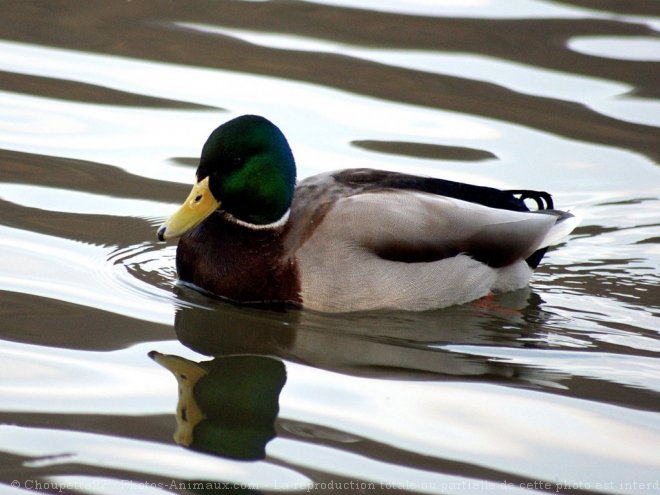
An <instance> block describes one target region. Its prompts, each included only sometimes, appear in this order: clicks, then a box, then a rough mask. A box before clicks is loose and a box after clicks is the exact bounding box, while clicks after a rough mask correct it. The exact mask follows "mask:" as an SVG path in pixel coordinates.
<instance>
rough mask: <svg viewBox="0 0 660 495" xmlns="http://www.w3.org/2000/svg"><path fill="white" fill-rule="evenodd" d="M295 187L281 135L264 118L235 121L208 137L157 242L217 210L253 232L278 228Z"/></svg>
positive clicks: (293, 168) (292, 165)
mask: <svg viewBox="0 0 660 495" xmlns="http://www.w3.org/2000/svg"><path fill="white" fill-rule="evenodd" d="M295 183H296V165H295V162H294V159H293V154H292V153H291V148H289V144H288V143H287V140H286V138H285V137H284V134H282V131H280V130H279V129H278V128H277V127H276V126H275V125H274V124H273V123H272V122H270V121H268V120H267V119H265V118H263V117H259V116H256V115H243V116H241V117H237V118H235V119H233V120H230V121H229V122H226V123H225V124H222V125H221V126H220V127H218V128H217V129H216V130H215V131H213V132H212V133H211V135H210V136H209V138H208V140H207V141H206V143H205V144H204V148H203V149H202V157H201V159H200V162H199V167H198V168H197V183H196V184H195V185H194V186H193V190H192V191H191V193H190V195H189V196H188V199H186V201H185V203H184V204H183V205H182V206H181V208H180V209H179V210H178V211H177V212H176V213H174V215H172V217H170V219H169V220H168V221H167V222H166V223H165V224H164V225H163V226H162V227H161V228H160V229H159V230H158V238H159V239H161V240H165V239H170V238H174V237H178V236H180V235H182V234H184V233H185V232H186V231H188V230H190V229H192V228H193V227H195V226H196V225H198V224H199V223H201V222H202V221H203V220H204V219H205V218H206V217H207V216H208V215H210V214H211V213H213V212H214V211H215V210H216V209H218V208H220V209H222V210H223V211H225V212H227V213H229V214H230V215H231V216H232V217H233V218H235V219H237V220H239V221H242V222H245V223H247V224H250V225H253V226H255V227H259V226H264V225H269V224H271V223H274V222H277V221H278V220H280V219H281V218H282V217H283V216H284V215H285V214H286V213H287V211H288V210H289V207H290V206H291V200H292V199H293V191H294V189H295Z"/></svg>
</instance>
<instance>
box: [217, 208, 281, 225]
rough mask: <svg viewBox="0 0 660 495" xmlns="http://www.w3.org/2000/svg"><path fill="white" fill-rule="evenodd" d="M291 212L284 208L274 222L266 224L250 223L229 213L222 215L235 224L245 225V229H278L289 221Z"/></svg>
mask: <svg viewBox="0 0 660 495" xmlns="http://www.w3.org/2000/svg"><path fill="white" fill-rule="evenodd" d="M290 213H291V209H288V210H286V212H284V215H282V217H281V218H280V219H279V220H275V221H274V222H271V223H266V224H259V223H250V222H246V221H245V220H241V219H240V218H236V217H235V216H233V215H231V214H230V213H227V212H224V213H223V216H224V218H225V219H226V220H227V221H228V222H231V223H234V224H236V225H240V226H241V227H245V228H246V229H250V230H278V229H280V228H281V227H284V226H285V225H286V223H287V222H288V221H289V214H290Z"/></svg>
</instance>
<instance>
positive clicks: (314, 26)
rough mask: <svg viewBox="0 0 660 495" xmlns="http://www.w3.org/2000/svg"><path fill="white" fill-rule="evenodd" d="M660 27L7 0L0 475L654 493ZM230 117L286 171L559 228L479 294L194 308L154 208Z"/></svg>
mask: <svg viewBox="0 0 660 495" xmlns="http://www.w3.org/2000/svg"><path fill="white" fill-rule="evenodd" d="M608 9H611V10H608ZM658 30H660V7H658V5H657V3H656V2H651V1H648V0H628V1H626V2H607V1H605V0H602V1H599V0H572V1H569V0H566V1H563V2H559V1H542V0H507V1H499V2H496V1H494V0H434V1H423V0H410V1H405V0H400V1H399V0H397V1H387V2H381V1H375V0H371V1H366V0H361V1H357V0H335V1H332V0H318V1H302V2H284V1H275V0H272V1H264V2H256V1H253V2H250V1H198V2H194V3H188V2H167V3H166V2H156V1H155V0H154V1H152V0H140V1H132V2H130V1H129V2H92V1H90V2H72V1H64V0H51V1H49V2H31V1H26V2H9V3H7V5H4V6H3V14H2V16H1V18H0V107H1V108H2V112H0V356H1V358H0V362H1V363H2V367H1V368H0V485H2V486H1V487H0V491H2V493H34V491H41V492H48V493H55V492H66V493H90V494H114V493H144V494H155V493H167V492H175V493H215V492H219V491H222V490H225V489H226V490H227V491H232V490H234V491H237V492H241V493H243V492H250V491H257V492H306V491H316V492H319V493H340V492H342V493H354V492H359V491H362V492H364V493H384V492H387V493H443V494H457V493H461V494H463V493H477V492H479V493H482V492H489V493H490V492H493V493H499V492H506V493H520V492H530V491H540V490H545V491H552V492H561V493H576V492H585V493H618V494H628V493H644V494H646V493H653V492H658V490H660V488H659V486H658V482H659V478H660V461H659V459H660V421H659V416H658V411H659V409H660V407H659V404H660V402H659V401H658V391H659V390H660V364H659V361H658V352H659V351H660V339H659V338H658V331H659V330H660V323H659V321H660V320H659V318H658V316H659V314H660V289H659V283H660V274H659V270H658V267H659V266H660V246H659V244H660V170H659V169H658V159H659V158H660V130H659V129H658V128H659V127H660V98H659V96H660V95H659V89H660V66H659V64H658V62H660V56H659V54H660V36H658ZM243 113H257V114H261V115H264V116H267V117H268V118H270V119H271V120H273V121H274V122H276V123H277V124H278V125H279V126H280V127H281V128H282V129H283V130H284V132H285V133H286V134H287V136H288V137H289V141H290V143H291V144H292V147H293V150H294V153H295V155H296V157H297V161H298V164H299V175H300V176H301V177H305V176H308V175H311V174H314V173H318V172H321V171H326V170H333V169H337V168H345V167H373V168H382V169H391V170H400V171H406V172H412V173H419V174H426V175H433V176H439V177H444V178H449V179H454V180H461V181H466V182H474V183H479V184H484V185H492V186H496V187H507V188H533V189H545V190H548V191H550V192H552V193H553V195H554V198H555V202H556V204H557V205H559V206H560V207H563V208H571V209H573V210H574V211H577V212H579V213H580V215H581V216H582V217H583V221H582V224H581V226H580V227H579V228H578V229H577V230H576V231H575V232H574V233H573V234H572V235H571V237H570V238H569V239H568V241H567V242H566V243H565V244H564V245H562V246H561V247H559V248H558V249H555V250H552V251H551V252H550V253H549V254H548V255H547V256H546V259H545V262H544V264H543V265H542V267H541V268H540V269H539V270H538V272H537V273H536V275H535V276H534V278H533V280H532V283H531V286H530V288H529V290H523V291H518V292H516V293H512V294H506V295H502V296H499V297H497V298H496V299H495V302H496V305H495V306H494V307H491V306H488V307H485V306H483V305H480V304H479V303H473V304H468V305H465V306H460V307H453V308H448V309H445V310H442V311H433V312H427V313H419V314H409V313H386V314H383V313H368V314H352V315H333V316H325V315H320V314H314V313H310V312H306V311H302V312H290V313H268V312H262V311H258V310H254V309H241V308H236V307H233V306H230V305H227V304H224V303H220V302H217V301H213V300H210V299H208V298H206V297H204V296H202V295H200V294H197V293H195V292H193V291H191V290H190V289H187V288H185V287H182V286H180V285H177V283H176V273H175V269H174V257H175V249H176V248H175V246H174V245H171V244H169V245H166V244H159V243H157V242H156V240H155V226H156V225H158V224H159V223H160V222H161V221H162V219H163V218H164V217H165V216H167V215H168V214H169V213H170V212H171V211H172V210H173V208H175V207H176V205H177V204H178V203H179V202H180V201H181V200H182V199H183V198H184V197H185V195H186V194H187V192H188V189H189V184H190V182H191V181H192V178H193V174H194V170H195V166H196V157H197V156H198V153H199V151H200V148H201V144H202V143H203V142H204V140H205V139H206V137H207V135H208V133H209V132H210V131H211V130H212V129H213V128H215V127H216V126H217V125H218V124H220V123H222V122H224V121H226V120H228V119H230V118H231V117H234V116H236V115H240V114H243ZM156 361H158V363H160V364H161V365H165V366H167V367H168V368H170V371H173V372H174V373H175V374H176V375H177V376H178V378H179V380H180V382H181V383H180V385H179V386H177V381H176V379H175V376H174V375H173V374H172V373H171V372H170V371H168V370H167V369H166V368H165V367H163V366H159V364H158V363H157V362H156ZM182 377H185V378H182ZM178 389H179V390H178ZM179 393H180V394H181V397H179ZM177 410H178V416H177ZM192 426H194V429H193V427H192ZM175 439H176V440H177V441H175Z"/></svg>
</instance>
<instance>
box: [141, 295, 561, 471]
mask: <svg viewBox="0 0 660 495" xmlns="http://www.w3.org/2000/svg"><path fill="white" fill-rule="evenodd" d="M178 292H179V294H178V295H179V297H180V298H181V299H184V300H185V301H186V305H185V306H183V307H181V308H179V309H178V310H177V314H176V320H175V328H176V333H177V337H178V339H179V340H180V341H181V342H182V343H183V344H184V345H186V346H187V347H189V348H191V349H193V350H194V351H196V352H199V353H201V354H204V355H208V356H213V359H211V360H208V361H202V362H192V361H190V360H188V359H184V358H182V357H178V356H172V355H164V354H160V353H157V352H152V353H150V356H151V357H152V358H153V359H154V360H155V361H156V362H158V363H159V364H161V365H162V366H164V367H165V368H167V369H168V370H170V371H171V372H172V373H173V374H174V375H175V377H176V379H177V381H178V384H179V404H178V407H177V431H176V433H175V440H176V442H177V443H179V444H181V445H185V446H188V447H190V448H193V449H196V450H201V451H204V452H207V453H211V454H215V455H219V456H223V457H228V458H234V459H245V460H257V459H263V458H264V457H265V449H266V445H267V443H268V442H269V441H270V440H272V439H273V438H274V437H275V436H276V430H275V426H274V425H275V421H276V419H277V415H278V412H279V396H280V393H281V391H282V389H283V387H284V384H285V382H286V362H293V363H299V364H304V365H307V366H313V367H315V368H319V369H325V370H329V371H333V372H338V373H342V374H348V375H353V376H362V377H371V378H379V379H398V380H461V381H468V380H482V381H483V380H487V381H491V382H505V383H510V384H515V385H520V386H537V385H538V384H540V383H542V384H547V383H549V382H552V381H554V380H556V379H557V376H552V375H551V374H549V373H547V372H544V371H541V370H534V369H530V368H524V367H521V366H519V365H515V364H511V363H505V362H501V361H497V360H493V359H490V358H489V357H488V356H474V355H467V354H462V353H460V352H455V351H454V350H450V349H448V348H446V347H445V345H447V344H461V345H467V344H471V345H480V346H488V345H495V344H497V345H508V346H522V345H529V344H528V342H529V340H528V339H527V338H521V337H529V335H521V330H520V328H517V329H516V328H515V327H516V325H515V322H516V321H518V322H520V321H522V320H524V319H525V318H526V314H527V313H529V311H533V312H534V314H535V315H537V316H536V318H538V314H541V313H540V312H539V311H538V305H537V304H534V297H535V296H534V294H530V293H529V292H525V291H522V292H518V293H514V294H513V295H508V296H507V299H504V300H501V299H498V302H500V303H505V305H504V306H500V307H499V308H498V310H497V311H492V310H490V309H489V310H488V311H483V310H481V309H480V308H479V307H478V306H474V305H473V306H470V307H457V308H449V309H445V310H442V311H437V312H432V313H414V314H410V313H392V314H388V315H384V314H382V313H379V314H375V313H374V314H365V313H363V314H346V315H332V316H328V315H323V314H317V313H311V312H306V311H287V312H274V311H263V310H256V309H254V308H243V307H236V306H233V305H229V304H225V303H221V302H218V301H214V300H209V299H206V298H204V296H202V295H200V294H197V293H191V291H190V290H189V289H186V288H179V289H178ZM530 301H532V302H530ZM190 303H193V305H191V304H190ZM507 322H508V326H507ZM524 326H525V327H526V328H530V325H524ZM519 327H520V325H519ZM507 328H508V329H507Z"/></svg>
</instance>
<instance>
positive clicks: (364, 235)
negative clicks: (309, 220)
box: [323, 190, 572, 268]
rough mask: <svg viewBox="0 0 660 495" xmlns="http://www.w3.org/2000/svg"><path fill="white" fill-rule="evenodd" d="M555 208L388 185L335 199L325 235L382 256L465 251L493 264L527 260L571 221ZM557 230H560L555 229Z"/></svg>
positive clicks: (410, 259)
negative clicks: (485, 202)
mask: <svg viewBox="0 0 660 495" xmlns="http://www.w3.org/2000/svg"><path fill="white" fill-rule="evenodd" d="M568 217H570V214H566V213H563V212H556V211H555V210H549V211H542V212H516V211H510V210H502V209H496V208H488V207H484V206H482V205H479V204H475V203H470V202H466V201H462V200H458V199H453V198H448V197H444V196H438V195H433V194H427V193H420V192H415V191H402V190H384V191H377V192H369V193H362V194H357V195H354V196H350V197H347V198H343V199H341V200H339V201H337V202H336V203H335V205H334V207H333V208H332V209H331V211H329V212H328V214H327V216H326V218H325V219H324V222H323V229H324V230H327V232H326V234H328V235H331V236H333V237H334V238H335V239H336V240H337V241H343V242H348V243H355V245H354V247H356V248H361V249H364V250H365V251H368V252H370V253H372V254H373V255H375V256H378V257H380V258H383V259H386V260H391V261H400V262H406V263H416V262H431V261H438V260H441V259H444V258H449V257H452V256H456V255H457V254H460V253H463V254H467V255H469V256H471V257H472V258H474V259H476V260H478V261H481V262H483V263H485V264H487V265H489V266H491V267H494V268H497V267H502V266H507V265H510V264H512V263H515V262H516V261H519V260H524V259H526V258H528V257H529V256H530V255H532V254H533V253H534V252H535V251H537V250H539V249H542V248H544V247H546V246H548V245H549V243H554V242H557V240H558V239H557V237H558V236H557V235H555V234H567V233H568V232H566V230H568V231H569V232H570V230H572V227H571V226H566V227H567V228H563V226H562V228H561V231H562V232H558V230H559V226H560V224H561V223H563V222H564V221H565V220H566V219H567V218H568ZM555 230H557V232H555Z"/></svg>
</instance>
